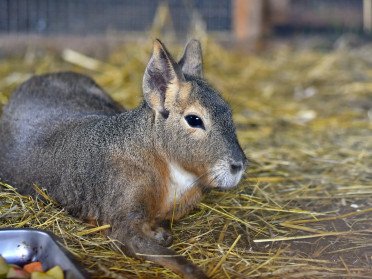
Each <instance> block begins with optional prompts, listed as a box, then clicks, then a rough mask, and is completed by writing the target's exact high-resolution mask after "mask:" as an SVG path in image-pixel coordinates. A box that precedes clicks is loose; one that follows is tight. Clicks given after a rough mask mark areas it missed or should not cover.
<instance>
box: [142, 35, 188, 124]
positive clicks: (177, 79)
mask: <svg viewBox="0 0 372 279" xmlns="http://www.w3.org/2000/svg"><path fill="white" fill-rule="evenodd" d="M183 81H185V78H184V76H183V74H182V71H181V69H180V67H179V66H178V65H177V63H176V62H174V60H173V58H172V56H171V55H170V54H169V52H168V51H167V49H166V48H165V46H164V45H163V44H162V43H161V42H160V40H158V39H156V40H155V42H154V50H153V53H152V56H151V58H150V61H149V63H148V65H147V67H146V70H145V74H144V76H143V84H142V88H143V95H144V98H145V100H146V102H147V104H148V105H149V106H150V107H151V108H152V109H153V110H155V111H157V112H159V113H161V114H162V115H163V116H165V117H166V116H167V115H168V113H169V112H168V111H167V110H166V108H165V107H164V102H165V99H166V97H167V96H166V93H167V89H168V88H169V87H170V86H172V87H173V89H174V90H169V91H171V92H174V93H176V92H178V90H179V87H180V83H181V82H183Z"/></svg>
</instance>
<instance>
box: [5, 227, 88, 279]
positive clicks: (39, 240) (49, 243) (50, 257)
mask: <svg viewBox="0 0 372 279" xmlns="http://www.w3.org/2000/svg"><path fill="white" fill-rule="evenodd" d="M0 255H1V256H2V257H3V258H5V260H6V262H7V263H11V264H16V265H19V266H23V265H25V264H27V263H29V262H33V261H40V262H41V263H42V265H43V268H44V270H48V269H50V268H52V267H53V266H56V265H59V266H60V267H61V268H62V269H63V271H64V272H65V279H84V278H89V276H88V274H87V273H86V271H84V270H83V269H82V268H81V267H79V265H78V264H77V263H76V261H75V260H74V259H73V257H72V256H71V254H70V253H69V252H68V251H66V249H64V248H63V247H62V246H61V245H59V244H58V239H57V237H56V236H55V235H53V234H52V233H49V232H46V231H42V230H35V229H0Z"/></svg>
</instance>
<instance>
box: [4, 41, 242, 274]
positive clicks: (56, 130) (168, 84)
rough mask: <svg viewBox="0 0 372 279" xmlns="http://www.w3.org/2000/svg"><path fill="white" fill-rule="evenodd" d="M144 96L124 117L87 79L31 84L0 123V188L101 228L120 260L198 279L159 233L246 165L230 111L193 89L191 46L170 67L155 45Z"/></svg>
mask: <svg viewBox="0 0 372 279" xmlns="http://www.w3.org/2000/svg"><path fill="white" fill-rule="evenodd" d="M143 96H144V100H143V102H142V103H141V104H140V106H139V107H137V108H135V109H133V110H131V111H126V110H125V109H123V108H122V107H120V106H119V105H118V104H116V103H115V102H114V101H113V100H112V99H111V98H110V97H109V96H108V95H107V94H106V93H105V92H104V91H103V90H102V89H101V88H99V86H98V85H96V84H95V83H94V81H93V80H91V79H90V78H88V77H86V76H83V75H79V74H76V73H56V74H47V75H43V76H36V77H33V78H31V79H30V80H29V81H26V82H25V83H24V84H22V85H21V86H20V87H19V89H17V91H16V92H15V93H14V94H13V95H12V97H11V99H10V101H9V103H8V104H7V106H6V107H5V108H4V112H3V116H2V118H1V120H0V178H1V179H2V180H5V181H6V182H8V183H11V184H13V185H15V186H16V187H17V189H18V190H19V191H20V192H22V193H25V194H34V193H33V190H32V187H30V185H32V184H33V183H37V184H39V185H42V187H45V188H46V189H47V191H48V194H50V196H51V197H52V198H54V199H55V200H56V201H58V202H59V203H60V204H61V205H62V206H64V207H65V208H66V209H67V210H68V211H69V212H70V213H71V214H73V215H75V216H78V217H80V218H82V219H83V220H90V221H91V222H92V221H93V220H94V221H95V220H97V222H98V223H99V224H104V223H108V224H110V225H111V228H110V229H109V230H108V232H107V233H108V234H109V235H110V237H111V238H113V239H116V240H117V241H118V244H119V245H120V247H121V249H122V250H123V251H124V252H126V253H127V254H128V255H131V256H134V257H137V258H141V259H146V260H151V261H153V262H155V263H158V264H161V265H163V266H165V267H167V268H169V269H171V270H173V271H174V272H176V273H178V274H180V275H182V276H183V277H184V278H188V279H191V278H196V279H204V278H207V276H206V274H204V272H203V271H202V270H201V269H200V268H199V267H197V266H195V265H194V264H192V263H190V262H188V261H187V260H186V259H185V258H184V257H182V256H179V255H177V254H176V253H175V252H174V251H173V250H171V249H169V248H167V246H169V245H170V244H171V242H172V237H171V234H170V233H169V232H168V230H167V229H168V228H167V227H166V226H165V223H166V222H169V221H170V220H177V219H179V218H181V217H182V216H184V215H185V214H187V213H188V212H190V210H192V209H193V208H194V207H195V206H196V205H197V203H198V202H199V200H200V199H201V197H202V193H203V192H205V190H206V189H207V188H215V187H220V188H225V189H226V188H230V187H234V186H236V185H237V183H238V182H239V180H240V178H241V176H242V174H243V172H244V168H245V162H246V158H245V155H244V153H243V151H242V149H241V147H240V145H239V143H238V141H237V138H236V135H235V128H234V124H233V122H232V115H231V111H230V109H229V107H228V105H227V104H226V102H225V101H224V100H223V99H222V97H221V96H220V95H219V93H218V92H216V91H215V90H214V89H213V88H212V87H211V86H210V85H208V83H207V82H206V81H204V80H203V79H202V57H201V48H200V44H199V42H197V41H195V40H192V41H191V42H190V43H189V44H188V45H187V46H186V49H185V52H184V55H183V57H182V58H181V60H180V61H179V62H178V63H176V62H175V60H174V59H173V58H172V56H171V55H170V54H169V53H168V51H167V50H166V48H165V47H164V46H163V45H162V43H161V42H160V41H155V43H154V51H153V55H152V57H151V59H150V61H149V63H148V65H147V67H146V70H145V74H144V78H143ZM9 162H11V164H10V163H9Z"/></svg>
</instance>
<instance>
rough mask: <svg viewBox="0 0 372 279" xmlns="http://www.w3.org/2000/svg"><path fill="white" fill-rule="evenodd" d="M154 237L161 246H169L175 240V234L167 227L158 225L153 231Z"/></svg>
mask: <svg viewBox="0 0 372 279" xmlns="http://www.w3.org/2000/svg"><path fill="white" fill-rule="evenodd" d="M153 238H154V239H155V240H156V242H157V243H159V244H160V245H161V246H165V247H168V246H170V245H171V244H172V242H173V236H172V235H171V234H170V232H168V231H167V230H166V229H164V228H162V227H157V228H156V229H155V230H154V231H153Z"/></svg>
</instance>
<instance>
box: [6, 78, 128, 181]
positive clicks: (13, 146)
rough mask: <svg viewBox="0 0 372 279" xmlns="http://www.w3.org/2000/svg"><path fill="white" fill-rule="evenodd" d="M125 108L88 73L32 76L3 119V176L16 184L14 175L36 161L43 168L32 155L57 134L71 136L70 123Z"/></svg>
mask: <svg viewBox="0 0 372 279" xmlns="http://www.w3.org/2000/svg"><path fill="white" fill-rule="evenodd" d="M123 110H124V109H123V108H122V107H120V106H119V105H117V104H116V103H115V102H114V101H113V100H112V99H111V98H110V97H109V96H108V95H107V94H106V93H105V92H104V91H103V90H102V89H101V88H100V87H99V86H98V85H97V84H96V83H95V82H94V81H93V80H92V79H90V78H88V77H86V76H83V75H80V74H77V73H71V72H65V73H55V74H47V75H41V76H35V77H32V78H31V79H29V80H28V81H26V82H24V83H23V84H22V85H21V86H20V87H19V88H18V89H17V90H16V91H15V92H14V93H13V95H12V96H11V98H10V100H9V103H8V104H7V105H6V106H5V107H4V110H3V114H2V116H1V118H0V178H1V179H2V180H5V181H9V182H12V183H13V184H14V183H16V184H17V181H14V179H13V177H22V175H21V174H23V173H24V174H25V175H27V172H28V173H29V172H30V169H29V168H30V166H32V165H33V166H34V167H35V168H37V167H40V164H36V162H32V163H31V164H30V162H29V160H37V159H38V158H36V157H40V156H39V155H40V152H43V148H45V144H47V143H48V142H50V141H53V135H57V134H59V135H58V136H59V137H58V138H63V136H68V135H66V133H67V131H69V130H70V129H66V126H70V127H71V126H77V125H79V124H80V123H86V122H87V121H98V120H99V119H102V118H106V117H109V116H112V115H115V114H118V113H120V112H122V111H123ZM61 136H62V137H61ZM35 150H39V152H35ZM30 154H35V156H34V157H35V158H34V157H33V156H30ZM25 160H28V162H25ZM45 163H47V162H45ZM26 168H27V169H26ZM39 171H40V170H39Z"/></svg>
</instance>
